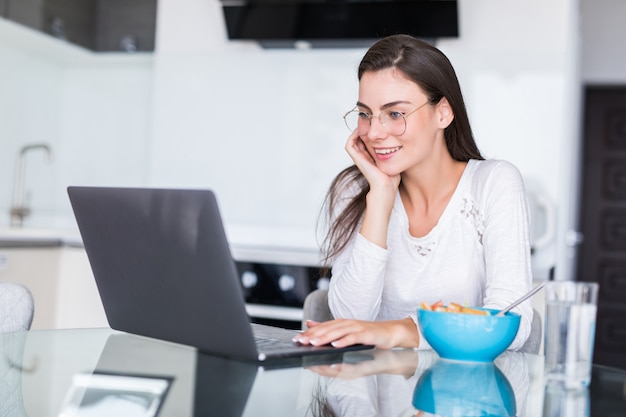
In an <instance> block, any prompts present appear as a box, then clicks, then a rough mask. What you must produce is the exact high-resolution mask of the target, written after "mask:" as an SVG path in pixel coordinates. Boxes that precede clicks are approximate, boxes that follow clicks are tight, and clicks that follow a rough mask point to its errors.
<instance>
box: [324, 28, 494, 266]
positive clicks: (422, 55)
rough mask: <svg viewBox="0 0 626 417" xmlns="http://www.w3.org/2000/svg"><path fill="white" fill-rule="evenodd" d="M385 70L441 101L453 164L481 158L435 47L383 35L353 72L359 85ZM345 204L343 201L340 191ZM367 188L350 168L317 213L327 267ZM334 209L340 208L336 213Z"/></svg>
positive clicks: (361, 208)
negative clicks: (321, 217) (446, 107)
mask: <svg viewBox="0 0 626 417" xmlns="http://www.w3.org/2000/svg"><path fill="white" fill-rule="evenodd" d="M388 68H395V69H397V70H399V71H401V72H402V73H403V74H404V75H405V76H406V77H407V78H408V79H409V80H412V81H413V82H415V83H416V84H417V85H418V86H419V87H420V88H421V89H422V91H423V92H424V93H425V94H426V96H427V97H428V101H429V102H430V104H433V105H435V104H437V103H439V101H440V100H441V99H442V98H443V97H445V98H446V99H447V100H448V103H449V104H450V107H451V108H452V111H453V113H454V119H453V121H452V122H451V123H450V125H448V127H447V128H446V129H445V130H444V138H445V141H446V146H447V148H448V152H450V155H451V156H452V158H453V159H454V160H457V161H463V162H467V161H469V160H470V159H483V157H482V155H481V154H480V151H479V150H478V147H477V146H476V142H475V141H474V135H473V134H472V128H471V126H470V122H469V118H468V116H467V110H466V108H465V101H464V100H463V94H462V93H461V87H460V85H459V81H458V79H457V76H456V73H455V71H454V68H453V67H452V64H451V63H450V61H449V60H448V58H447V57H446V56H445V55H444V54H443V53H442V52H441V51H440V50H439V49H437V48H435V47H434V46H432V45H430V44H429V43H427V42H424V41H422V40H420V39H417V38H414V37H412V36H409V35H392V36H388V37H385V38H383V39H381V40H379V41H378V42H376V43H375V44H374V45H372V46H371V47H370V49H369V50H368V51H367V52H366V53H365V56H364V57H363V59H362V60H361V63H360V64H359V69H358V78H359V81H360V80H361V77H362V76H363V74H364V73H366V72H375V71H380V70H384V69H388ZM347 192H349V193H350V197H349V201H347V202H346V201H344V200H343V199H345V198H346V193H347ZM368 192H369V184H368V183H367V180H366V179H365V177H364V176H363V174H361V172H360V171H359V169H358V168H357V167H356V166H355V165H352V166H350V167H348V168H346V169H344V170H343V171H341V172H340V173H339V174H338V175H337V176H336V177H335V179H334V180H333V182H332V183H331V186H330V189H329V190H328V193H327V194H326V199H325V201H324V206H323V211H324V212H325V214H326V216H325V220H326V223H325V224H328V225H329V227H328V232H327V233H326V236H325V238H324V240H323V242H322V252H323V255H324V259H323V263H324V265H325V266H327V265H328V264H329V263H330V262H331V260H332V259H333V258H334V257H335V256H336V255H338V254H339V253H340V252H341V251H342V250H343V249H344V248H345V247H346V245H347V244H348V241H349V240H350V238H351V237H352V236H353V235H354V233H356V231H357V227H358V225H359V223H360V221H361V218H362V217H363V213H364V212H365V197H366V196H367V193H368ZM338 206H340V207H342V209H341V212H340V213H336V211H337V209H338Z"/></svg>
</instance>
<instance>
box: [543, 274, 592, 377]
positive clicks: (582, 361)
mask: <svg viewBox="0 0 626 417" xmlns="http://www.w3.org/2000/svg"><path fill="white" fill-rule="evenodd" d="M597 304H598V284H597V283H595V282H580V281H551V282H548V283H547V284H546V326H545V333H544V343H545V345H544V350H545V368H544V369H545V374H546V380H547V381H548V382H549V383H550V382H551V383H558V384H560V385H561V386H563V387H565V388H566V389H580V388H581V387H587V386H589V383H590V382H591V363H592V360H593V344H594V339H595V331H596V311H597Z"/></svg>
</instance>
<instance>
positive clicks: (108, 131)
mask: <svg viewBox="0 0 626 417" xmlns="http://www.w3.org/2000/svg"><path fill="white" fill-rule="evenodd" d="M624 16H626V3H624V2H623V1H621V0H550V1H545V0H526V1H521V0H472V1H460V2H459V30H460V36H459V37H458V38H447V39H439V40H437V41H436V45H437V46H438V47H439V48H440V49H442V50H443V51H444V53H446V54H447V56H448V57H449V58H450V60H451V61H452V63H453V65H454V66H455V68H456V70H457V74H458V76H459V79H460V82H461V85H462V87H463V90H464V94H465V98H466V103H467V106H468V110H469V114H470V118H471V121H472V123H473V128H474V132H475V135H476V139H477V141H478V144H479V146H480V149H481V151H482V152H483V154H484V155H485V156H486V157H488V158H502V159H507V160H510V161H511V162H513V163H515V164H516V165H517V166H518V167H519V168H520V170H521V171H522V174H523V175H524V177H525V179H526V183H527V186H528V188H529V190H530V191H531V195H532V196H533V198H536V199H537V200H538V201H539V202H541V203H542V207H543V208H544V209H541V210H539V211H538V214H537V217H536V224H535V230H536V233H537V235H541V236H544V237H547V239H543V241H542V244H541V245H540V247H537V248H536V251H535V254H534V256H533V268H534V270H535V274H536V278H537V279H545V278H546V277H547V276H548V275H549V274H550V271H552V270H553V273H554V278H555V279H571V278H572V277H573V273H572V268H573V266H574V263H573V257H574V252H573V249H572V248H573V247H574V246H573V243H574V242H575V241H576V239H577V238H578V235H577V234H576V233H575V231H576V230H577V225H576V218H577V214H578V213H577V212H578V208H577V200H578V198H579V192H578V187H579V185H578V180H579V175H580V174H579V172H580V170H579V162H578V161H579V157H580V152H579V143H580V136H581V127H582V117H581V114H582V98H583V86H584V85H589V84H624V83H626V49H625V48H624V47H623V45H622V40H623V39H624V38H625V37H626V27H624V25H623V21H624ZM364 52H365V48H331V49H307V48H288V49H263V48H261V47H260V46H259V45H258V44H257V43H255V42H249V41H229V40H228V39H227V36H226V28H225V24H224V19H223V15H222V10H221V3H220V2H219V0H159V1H158V11H157V32H156V48H155V50H154V52H151V53H145V52H140V53H135V54H123V53H111V52H105V53H93V52H90V51H87V50H86V49H83V48H80V47H77V46H74V45H71V44H68V43H65V42H62V41H59V40H57V39H54V38H52V37H50V36H47V35H44V34H42V33H39V32H36V31H33V30H30V29H28V28H25V27H24V26H22V25H17V24H15V23H13V22H11V21H9V20H6V19H0V91H1V92H2V93H1V94H0V150H1V152H0V167H1V169H2V174H1V175H0V226H5V229H8V227H9V210H10V207H11V204H12V193H13V187H14V179H15V174H14V171H15V163H16V159H17V156H18V153H19V150H20V149H21V147H22V146H24V145H26V144H30V143H47V144H49V145H50V147H51V149H52V153H53V159H52V160H51V161H47V160H46V158H45V157H44V154H43V152H41V151H40V150H33V151H31V152H29V153H28V155H27V157H26V158H25V159H26V165H27V168H26V177H25V191H26V196H25V198H26V202H27V204H28V205H29V206H30V208H31V210H32V212H31V214H30V215H29V216H28V217H27V218H26V219H25V222H24V227H25V229H27V230H46V231H50V230H52V231H53V232H52V233H54V231H60V230H62V231H69V233H72V231H75V224H74V218H73V215H72V212H71V209H70V206H69V202H68V199H67V194H66V187H67V186H68V185H116V186H143V185H148V186H164V187H200V188H212V189H214V190H215V191H216V192H217V195H218V198H219V202H220V205H221V208H222V212H223V216H224V219H225V222H226V226H227V232H228V234H229V237H230V239H231V240H232V242H233V243H234V244H239V245H243V246H246V245H250V246H258V247H263V246H266V247H281V248H291V249H294V250H297V249H299V248H303V249H305V250H308V249H312V248H315V247H316V244H317V241H316V237H315V223H316V221H317V216H318V213H319V209H320V204H321V202H322V199H323V196H324V193H325V191H326V189H327V187H328V185H329V184H330V181H331V179H332V178H333V176H334V175H335V174H336V173H337V172H338V171H339V170H341V169H342V168H344V167H345V166H347V165H348V164H350V160H349V158H348V157H347V155H346V154H345V152H344V150H343V145H344V141H345V138H346V136H347V133H348V132H347V130H346V128H345V126H344V124H343V121H342V119H341V116H342V115H343V113H344V112H345V111H347V110H348V109H350V108H351V107H352V106H353V105H354V102H355V101H356V98H357V80H356V67H357V65H358V62H359V60H360V58H361V57H362V55H363V53H364ZM1 213H4V215H2V214H1ZM5 232H6V230H5ZM1 266H2V259H1V258H0V267H1ZM74 291H79V290H74Z"/></svg>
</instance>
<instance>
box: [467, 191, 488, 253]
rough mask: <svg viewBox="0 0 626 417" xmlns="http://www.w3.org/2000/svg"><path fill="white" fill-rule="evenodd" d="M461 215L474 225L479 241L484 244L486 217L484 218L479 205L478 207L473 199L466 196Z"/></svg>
mask: <svg viewBox="0 0 626 417" xmlns="http://www.w3.org/2000/svg"><path fill="white" fill-rule="evenodd" d="M461 215H463V217H465V219H466V220H467V221H469V222H470V223H471V224H472V225H473V226H474V230H476V236H477V237H478V241H479V242H480V244H481V245H482V243H483V234H484V233H485V219H484V218H483V214H482V213H481V212H480V210H479V209H478V207H476V203H474V201H473V200H471V199H469V198H467V197H464V198H463V204H462V205H461Z"/></svg>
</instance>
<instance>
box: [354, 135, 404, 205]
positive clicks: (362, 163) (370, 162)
mask: <svg viewBox="0 0 626 417" xmlns="http://www.w3.org/2000/svg"><path fill="white" fill-rule="evenodd" d="M345 149H346V152H348V155H350V158H352V161H354V164H355V165H356V166H357V167H358V168H359V171H361V173H362V174H363V175H364V176H365V179H366V180H367V182H368V183H369V185H370V188H378V187H379V186H380V187H381V188H382V189H391V190H394V191H395V190H397V188H398V185H399V184H400V175H394V176H389V175H387V174H385V173H384V172H382V171H381V170H380V168H378V166H377V165H376V160H375V159H374V157H373V156H372V155H371V154H370V152H369V151H368V149H367V147H366V146H365V143H364V142H363V139H361V137H360V136H359V135H358V134H357V133H356V130H355V131H354V132H352V134H351V135H350V136H349V137H348V141H347V142H346V147H345ZM394 194H395V193H394Z"/></svg>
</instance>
